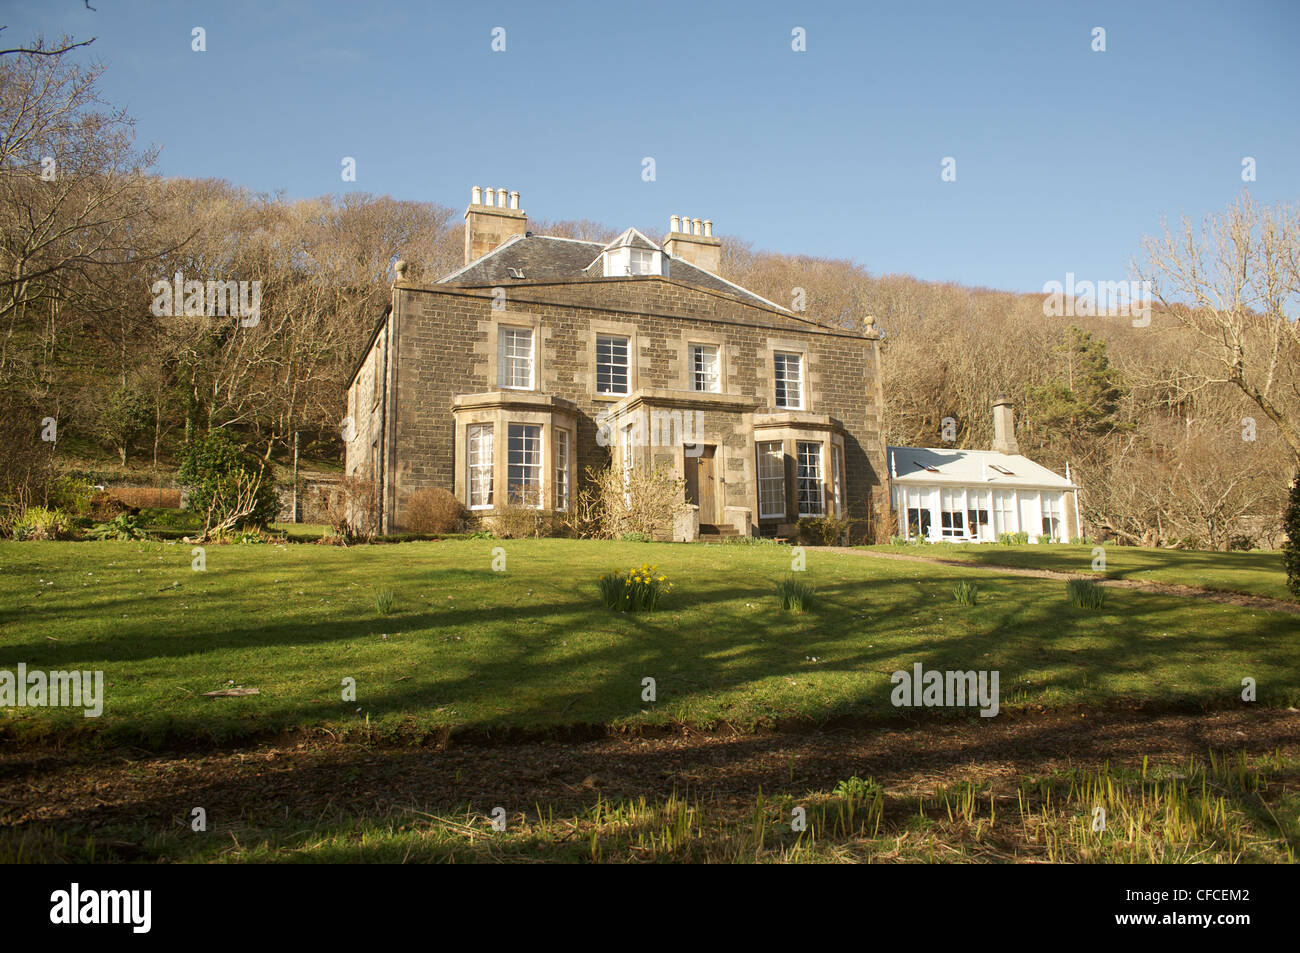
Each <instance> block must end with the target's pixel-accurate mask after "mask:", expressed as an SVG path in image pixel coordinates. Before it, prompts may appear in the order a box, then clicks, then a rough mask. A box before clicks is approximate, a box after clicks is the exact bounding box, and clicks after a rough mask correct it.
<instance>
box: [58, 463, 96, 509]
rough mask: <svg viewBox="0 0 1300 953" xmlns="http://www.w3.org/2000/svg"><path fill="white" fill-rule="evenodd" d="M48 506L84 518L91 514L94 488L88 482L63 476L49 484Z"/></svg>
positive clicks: (66, 475)
mask: <svg viewBox="0 0 1300 953" xmlns="http://www.w3.org/2000/svg"><path fill="white" fill-rule="evenodd" d="M49 493H50V498H49V500H48V504H49V506H50V507H51V508H52V509H57V510H63V511H64V512H65V513H69V514H75V515H77V516H85V515H87V514H89V513H91V510H92V504H93V501H94V498H95V487H94V485H92V484H91V483H90V482H89V481H88V480H82V479H80V478H78V477H74V476H69V475H68V474H66V473H65V474H63V475H61V476H59V477H56V478H55V479H54V480H53V482H51V483H50V490H49Z"/></svg>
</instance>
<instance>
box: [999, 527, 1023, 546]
mask: <svg viewBox="0 0 1300 953" xmlns="http://www.w3.org/2000/svg"><path fill="white" fill-rule="evenodd" d="M998 543H999V544H1000V545H1002V546H1026V545H1028V544H1029V534H1028V533H1027V532H1025V531H1024V530H1021V531H1020V532H1019V533H999V534H998Z"/></svg>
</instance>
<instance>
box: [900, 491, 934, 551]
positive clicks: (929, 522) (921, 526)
mask: <svg viewBox="0 0 1300 953" xmlns="http://www.w3.org/2000/svg"><path fill="white" fill-rule="evenodd" d="M913 512H915V513H916V536H917V538H918V539H930V538H932V534H933V533H934V527H935V525H936V524H935V521H934V511H933V510H932V509H931V508H930V492H929V491H928V490H923V489H921V488H919V487H914V486H912V487H906V488H905V489H904V490H903V536H904V537H906V538H908V539H911V538H912V513H913Z"/></svg>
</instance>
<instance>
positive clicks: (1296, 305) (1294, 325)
mask: <svg viewBox="0 0 1300 953" xmlns="http://www.w3.org/2000/svg"><path fill="white" fill-rule="evenodd" d="M1143 251H1144V253H1145V262H1144V263H1143V264H1142V265H1141V266H1140V267H1139V268H1138V271H1139V274H1140V276H1141V277H1142V278H1143V279H1144V280H1147V281H1150V282H1151V286H1152V294H1153V296H1154V297H1155V298H1156V300H1158V301H1159V302H1160V303H1161V304H1162V305H1163V307H1164V308H1165V309H1166V310H1167V311H1168V312H1169V313H1170V314H1172V315H1173V316H1174V317H1175V318H1176V319H1177V321H1178V323H1179V324H1180V325H1181V326H1182V327H1183V328H1186V329H1187V330H1189V331H1191V332H1192V333H1193V334H1194V335H1195V336H1196V339H1197V341H1198V342H1199V345H1198V348H1197V350H1198V355H1199V356H1200V357H1201V358H1202V361H1201V362H1200V366H1199V367H1197V366H1194V367H1193V368H1192V369H1191V370H1189V371H1188V373H1187V375H1186V376H1185V377H1184V379H1183V382H1182V383H1183V386H1184V387H1185V389H1186V390H1188V391H1189V392H1195V391H1197V390H1200V389H1203V388H1206V387H1213V386H1215V385H1222V384H1229V385H1232V386H1233V387H1236V388H1237V389H1238V390H1240V391H1241V392H1242V393H1243V394H1245V395H1246V396H1247V397H1248V398H1249V399H1250V400H1251V401H1252V402H1253V403H1254V404H1255V405H1256V406H1257V407H1258V408H1259V409H1260V411H1262V412H1263V414H1264V415H1265V416H1266V417H1267V418H1268V419H1269V420H1270V421H1272V422H1273V424H1274V425H1276V427H1277V428H1278V431H1279V432H1280V433H1281V435H1282V437H1283V439H1284V440H1285V441H1286V443H1287V445H1288V446H1289V447H1290V448H1291V453H1292V456H1293V457H1294V459H1295V461H1296V462H1297V463H1300V322H1298V321H1297V319H1298V318H1300V213H1298V212H1297V210H1296V209H1295V208H1292V207H1289V206H1276V207H1269V208H1261V207H1260V206H1258V205H1256V204H1255V203H1254V202H1253V201H1252V200H1251V198H1250V196H1249V195H1245V194H1243V195H1242V197H1241V198H1240V199H1239V200H1238V201H1237V202H1236V203H1234V204H1233V205H1230V206H1229V207H1228V209H1227V210H1226V211H1225V212H1224V213H1222V214H1221V215H1211V216H1208V217H1207V218H1206V219H1205V222H1204V223H1203V224H1202V225H1201V226H1200V227H1199V228H1197V227H1196V226H1194V225H1193V224H1192V222H1191V221H1190V220H1189V219H1187V218H1186V217H1184V218H1183V221H1182V225H1181V227H1180V228H1179V229H1178V230H1177V232H1176V233H1175V232H1172V231H1170V230H1169V229H1168V228H1166V229H1165V232H1164V234H1163V235H1162V236H1159V237H1154V238H1153V237H1147V238H1146V239H1145V240H1144V241H1143Z"/></svg>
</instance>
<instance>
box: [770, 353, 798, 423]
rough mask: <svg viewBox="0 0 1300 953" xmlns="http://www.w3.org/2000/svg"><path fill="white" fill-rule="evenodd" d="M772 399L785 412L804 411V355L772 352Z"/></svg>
mask: <svg viewBox="0 0 1300 953" xmlns="http://www.w3.org/2000/svg"><path fill="white" fill-rule="evenodd" d="M792 369H793V373H791V370H792ZM791 387H793V388H794V391H793V397H794V399H793V400H791ZM772 399H773V401H775V403H776V406H777V407H780V408H781V409H783V410H803V355H802V354H800V353H799V352H797V351H773V352H772Z"/></svg>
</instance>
